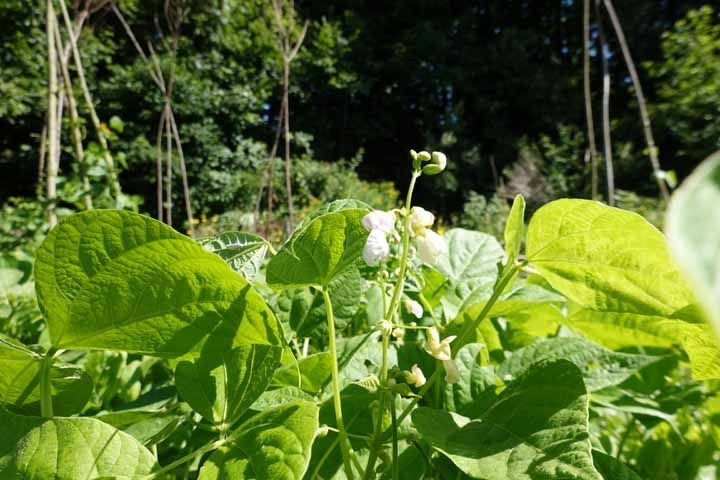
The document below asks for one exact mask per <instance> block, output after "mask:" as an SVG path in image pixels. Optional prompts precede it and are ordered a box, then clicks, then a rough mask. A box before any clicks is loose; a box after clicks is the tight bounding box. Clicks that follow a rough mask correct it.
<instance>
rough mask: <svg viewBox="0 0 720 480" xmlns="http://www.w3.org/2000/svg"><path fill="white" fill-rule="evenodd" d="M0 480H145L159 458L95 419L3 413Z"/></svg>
mask: <svg viewBox="0 0 720 480" xmlns="http://www.w3.org/2000/svg"><path fill="white" fill-rule="evenodd" d="M0 438H2V441H0V477H1V478H7V479H18V480H19V479H22V480H46V479H49V478H52V479H57V480H78V479H85V478H88V479H89V478H98V477H103V478H115V479H118V480H131V479H138V480H139V479H142V478H144V477H145V475H146V474H148V473H149V472H150V471H151V470H152V469H153V467H154V466H155V458H154V457H153V455H152V453H150V452H149V451H148V450H147V449H146V448H145V447H143V446H142V445H141V444H140V443H139V442H138V441H137V440H135V439H134V438H133V437H131V436H130V435H128V434H127V433H124V432H121V431H119V430H116V429H115V428H114V427H112V426H110V425H108V424H106V423H103V422H101V421H100V420H96V419H94V418H64V417H55V418H39V417H22V416H18V415H13V414H11V413H8V412H5V411H3V410H2V409H0Z"/></svg>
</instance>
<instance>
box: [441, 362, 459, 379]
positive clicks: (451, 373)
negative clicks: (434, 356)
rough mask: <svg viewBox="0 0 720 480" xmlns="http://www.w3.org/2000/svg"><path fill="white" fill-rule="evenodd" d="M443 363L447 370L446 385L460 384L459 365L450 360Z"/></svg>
mask: <svg viewBox="0 0 720 480" xmlns="http://www.w3.org/2000/svg"><path fill="white" fill-rule="evenodd" d="M442 363H443V367H444V368H445V383H447V384H448V385H452V384H453V383H458V382H459V381H460V372H459V371H458V368H457V365H455V361H454V360H452V359H450V360H445V361H443V362H442Z"/></svg>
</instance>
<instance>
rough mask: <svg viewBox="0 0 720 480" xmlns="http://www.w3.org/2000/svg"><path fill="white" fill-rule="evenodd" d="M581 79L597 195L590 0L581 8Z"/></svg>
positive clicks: (593, 190)
mask: <svg viewBox="0 0 720 480" xmlns="http://www.w3.org/2000/svg"><path fill="white" fill-rule="evenodd" d="M583 80H584V89H585V119H586V120H587V136H588V143H589V145H590V164H591V165H590V169H591V170H590V171H591V181H590V182H591V191H592V193H591V197H592V199H593V200H595V199H597V196H598V171H597V169H598V166H597V163H598V162H597V157H598V154H597V147H596V146H595V122H594V121H593V109H592V91H591V89H590V0H584V9H583Z"/></svg>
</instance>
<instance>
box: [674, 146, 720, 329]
mask: <svg viewBox="0 0 720 480" xmlns="http://www.w3.org/2000/svg"><path fill="white" fill-rule="evenodd" d="M719 201H720V153H716V154H714V155H712V156H711V157H709V158H708V159H707V160H705V161H704V162H703V163H702V164H701V165H700V166H699V167H698V168H697V169H696V170H695V171H694V172H693V174H692V175H690V177H688V179H687V180H685V181H684V182H683V184H682V185H681V186H680V188H679V189H678V190H677V191H676V192H675V194H674V195H673V197H672V201H671V202H670V207H669V208H668V213H667V220H666V222H665V228H666V231H667V235H668V240H669V242H670V248H671V249H672V253H673V254H674V256H675V258H677V260H678V264H679V265H680V267H681V268H682V270H683V271H684V272H685V273H686V274H687V275H688V278H689V279H690V282H691V283H692V285H693V287H694V288H695V291H696V292H697V295H698V297H699V299H700V300H701V301H702V302H703V305H704V307H705V309H706V311H707V313H708V317H709V318H710V319H712V321H713V323H714V325H715V331H716V332H717V333H718V334H720V296H719V295H718V292H720V275H719V274H718V272H720V249H718V247H717V239H718V238H719V237H718V236H719V235H720V211H718V210H715V209H714V208H712V206H714V205H717V204H718V202H719Z"/></svg>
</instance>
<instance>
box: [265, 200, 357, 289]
mask: <svg viewBox="0 0 720 480" xmlns="http://www.w3.org/2000/svg"><path fill="white" fill-rule="evenodd" d="M367 212H368V210H367V209H364V208H362V209H358V208H351V209H345V210H340V211H337V212H331V213H325V214H322V215H319V216H318V217H315V218H313V219H312V221H310V222H308V223H307V224H304V225H303V226H302V227H301V228H300V229H298V230H297V231H296V232H295V233H294V234H293V236H292V237H291V238H290V239H289V240H288V241H287V242H286V243H285V245H283V247H282V249H281V250H280V251H279V252H278V254H277V255H276V256H274V257H273V258H272V260H270V263H269V264H268V267H267V275H266V280H267V282H268V284H270V285H271V286H275V287H283V288H287V287H302V286H307V285H315V286H327V285H329V283H330V282H331V281H332V279H333V278H335V277H336V276H337V275H339V274H340V273H342V272H343V271H344V270H345V269H347V268H349V267H350V266H351V265H352V264H353V263H354V262H355V260H357V258H359V257H360V255H361V254H362V249H363V246H364V245H365V240H366V239H367V236H368V231H367V230H366V229H365V227H363V226H362V225H361V224H360V221H361V220H362V218H363V217H364V216H365V214H367Z"/></svg>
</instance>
